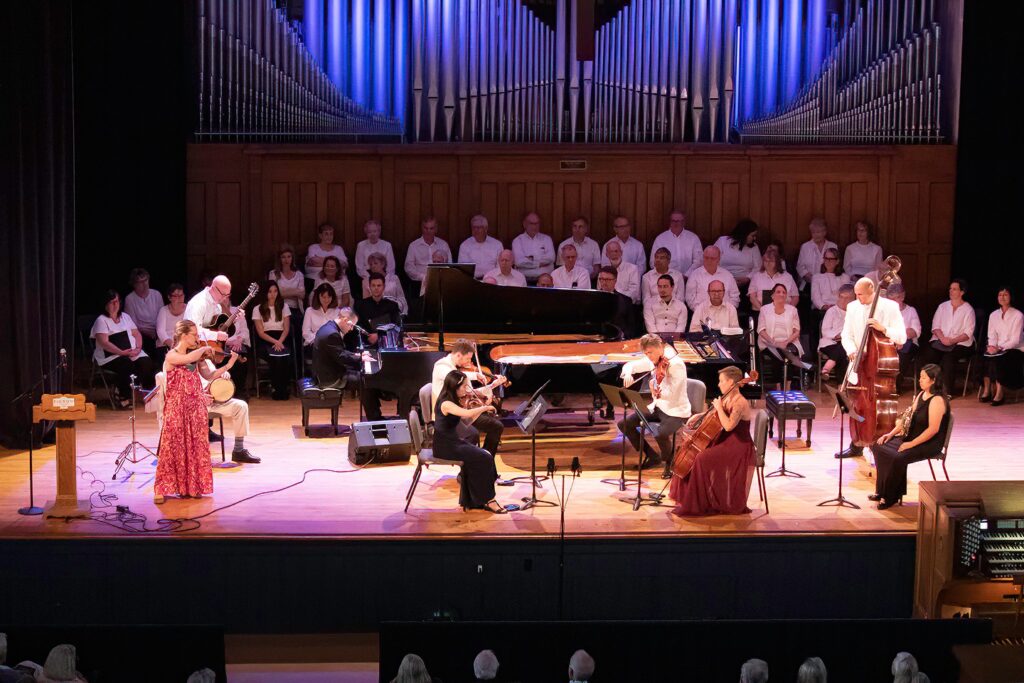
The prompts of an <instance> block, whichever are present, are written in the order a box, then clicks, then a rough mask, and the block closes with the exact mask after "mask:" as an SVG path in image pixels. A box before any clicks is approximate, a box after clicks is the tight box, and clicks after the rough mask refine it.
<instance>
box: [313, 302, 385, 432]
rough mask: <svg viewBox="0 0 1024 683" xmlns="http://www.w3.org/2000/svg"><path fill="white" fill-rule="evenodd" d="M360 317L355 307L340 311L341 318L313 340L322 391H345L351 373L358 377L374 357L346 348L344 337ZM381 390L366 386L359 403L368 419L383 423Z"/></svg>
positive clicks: (314, 358) (317, 333)
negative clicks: (364, 366)
mask: <svg viewBox="0 0 1024 683" xmlns="http://www.w3.org/2000/svg"><path fill="white" fill-rule="evenodd" d="M358 322H359V317H358V316H357V315H356V314H355V311H353V310H352V309H351V308H347V307H345V308H341V309H339V310H338V317H337V318H335V319H334V320H330V321H328V322H327V323H325V324H324V325H323V326H321V327H320V329H319V330H317V332H316V337H314V339H313V377H314V378H315V379H316V383H317V385H318V386H319V387H320V388H321V389H344V388H345V387H346V386H347V385H348V376H349V374H350V373H351V374H358V373H359V371H360V369H361V368H362V366H363V363H369V362H370V361H372V360H373V356H371V355H370V354H369V352H367V351H363V352H362V353H353V352H351V351H349V350H348V349H346V348H345V340H344V337H345V335H346V334H348V333H349V332H351V331H352V330H353V329H355V326H356V323H358ZM380 398H381V391H380V390H378V389H370V388H367V387H364V388H363V389H362V390H361V391H360V392H359V402H360V403H362V404H363V412H365V413H366V419H368V420H380V419H381V418H382V414H381V412H380Z"/></svg>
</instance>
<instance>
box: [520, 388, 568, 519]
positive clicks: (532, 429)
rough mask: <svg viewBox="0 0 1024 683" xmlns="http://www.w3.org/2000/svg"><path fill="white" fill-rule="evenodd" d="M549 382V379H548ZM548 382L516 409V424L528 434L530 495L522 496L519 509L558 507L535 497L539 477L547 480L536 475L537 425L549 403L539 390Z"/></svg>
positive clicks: (521, 478)
mask: <svg viewBox="0 0 1024 683" xmlns="http://www.w3.org/2000/svg"><path fill="white" fill-rule="evenodd" d="M548 382H550V380H548ZM548 382H545V383H544V384H543V386H541V388H540V389H538V390H537V391H536V392H534V394H533V396H531V397H530V399H529V400H528V401H524V402H523V403H522V404H520V406H519V408H517V409H516V424H517V425H518V426H519V429H521V430H523V433H524V434H529V435H530V476H529V479H530V495H529V496H526V497H524V498H523V504H522V505H521V506H520V507H519V509H520V510H529V509H530V508H533V507H541V506H544V507H558V503H553V502H551V501H549V500H540V499H538V498H537V486H538V484H540V481H539V480H540V479H543V480H547V477H538V476H537V427H538V426H539V425H540V421H541V418H543V417H544V413H546V412H547V410H548V408H549V407H550V404H549V403H548V402H547V399H545V398H544V397H543V396H541V392H542V391H543V390H544V388H545V387H547V385H548ZM526 478H527V477H513V478H512V479H509V480H507V481H522V480H523V479H526Z"/></svg>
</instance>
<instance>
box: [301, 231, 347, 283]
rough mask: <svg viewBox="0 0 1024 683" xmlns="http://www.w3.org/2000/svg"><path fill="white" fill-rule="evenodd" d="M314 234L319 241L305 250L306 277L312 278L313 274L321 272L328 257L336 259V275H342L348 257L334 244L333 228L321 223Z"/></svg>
mask: <svg viewBox="0 0 1024 683" xmlns="http://www.w3.org/2000/svg"><path fill="white" fill-rule="evenodd" d="M316 234H317V237H318V238H319V239H320V241H319V242H316V243H314V244H311V245H309V249H307V250H306V275H307V276H309V277H312V274H313V273H319V272H320V271H321V270H323V267H324V261H325V260H326V259H327V257H328V256H333V257H334V258H336V259H338V263H339V264H340V266H339V268H338V273H339V274H340V273H344V272H345V271H346V270H347V269H348V256H346V255H345V249H344V248H342V246H341V245H340V244H335V243H334V226H333V225H331V224H330V223H323V224H322V225H321V226H320V227H318V228H317V229H316Z"/></svg>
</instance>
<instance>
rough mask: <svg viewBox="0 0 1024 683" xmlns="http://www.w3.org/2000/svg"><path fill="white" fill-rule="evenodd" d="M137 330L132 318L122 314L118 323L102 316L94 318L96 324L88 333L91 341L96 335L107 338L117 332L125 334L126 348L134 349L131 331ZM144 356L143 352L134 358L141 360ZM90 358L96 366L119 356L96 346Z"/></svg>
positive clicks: (133, 337)
mask: <svg viewBox="0 0 1024 683" xmlns="http://www.w3.org/2000/svg"><path fill="white" fill-rule="evenodd" d="M137 329H139V328H138V326H136V325H135V321H134V320H132V317H131V316H130V315H128V314H127V313H122V314H121V319H120V320H119V321H118V322H114V321H113V319H112V318H110V317H109V316H107V315H106V314H104V315H101V316H100V317H98V318H96V322H94V323H93V324H92V330H91V331H90V332H89V337H90V338H91V339H95V338H96V335H97V334H105V335H107V336H108V337H109V336H110V335H112V334H117V333H118V332H127V333H128V348H131V349H134V348H136V344H135V335H134V334H132V330H137ZM115 346H116V344H115ZM119 348H120V347H119ZM145 355H146V352H145V351H140V352H139V355H138V356H136V357H137V358H142V357H143V356H145ZM92 358H93V360H94V361H96V364H97V365H106V364H107V363H109V362H110V361H112V360H114V359H115V358H120V356H115V355H113V354H109V353H107V352H106V350H104V349H102V348H100V345H99V344H97V345H96V349H95V350H94V351H93V352H92Z"/></svg>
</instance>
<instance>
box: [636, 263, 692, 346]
mask: <svg viewBox="0 0 1024 683" xmlns="http://www.w3.org/2000/svg"><path fill="white" fill-rule="evenodd" d="M675 284H676V283H675V280H674V279H673V278H672V276H671V275H662V276H661V277H659V278H658V298H657V299H648V300H647V301H645V302H644V327H646V328H647V334H670V335H682V334H683V333H685V332H686V316H687V314H688V311H687V310H686V304H684V303H683V302H682V301H680V300H679V299H677V298H676V297H675V294H674V291H675Z"/></svg>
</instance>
